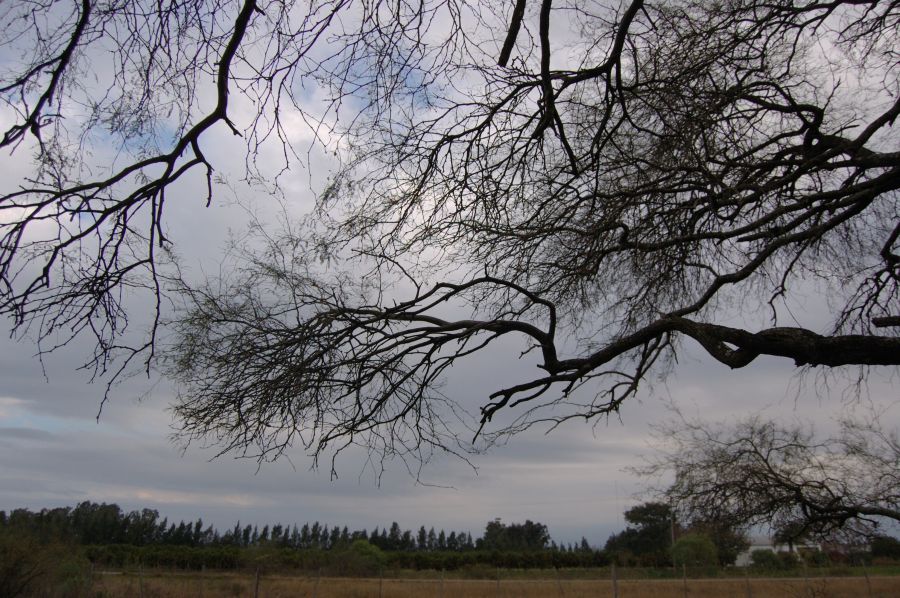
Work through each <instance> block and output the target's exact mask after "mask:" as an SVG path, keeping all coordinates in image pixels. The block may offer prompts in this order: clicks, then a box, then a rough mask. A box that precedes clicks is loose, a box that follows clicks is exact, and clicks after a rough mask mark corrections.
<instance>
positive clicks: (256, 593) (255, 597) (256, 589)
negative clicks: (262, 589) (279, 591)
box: [253, 566, 259, 598]
mask: <svg viewBox="0 0 900 598" xmlns="http://www.w3.org/2000/svg"><path fill="white" fill-rule="evenodd" d="M253 598H259V566H257V567H256V583H255V584H254V588H253Z"/></svg>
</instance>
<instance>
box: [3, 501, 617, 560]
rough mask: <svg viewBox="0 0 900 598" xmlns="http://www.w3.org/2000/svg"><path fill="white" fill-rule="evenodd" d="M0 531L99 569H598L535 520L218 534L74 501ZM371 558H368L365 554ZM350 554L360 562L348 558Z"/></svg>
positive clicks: (149, 513)
mask: <svg viewBox="0 0 900 598" xmlns="http://www.w3.org/2000/svg"><path fill="white" fill-rule="evenodd" d="M0 531H5V532H10V533H21V534H27V535H29V536H31V537H35V538H37V539H39V540H40V541H42V542H51V541H53V542H58V541H63V542H68V543H73V544H77V545H81V546H84V547H85V553H86V555H87V557H88V558H89V559H90V560H91V561H93V562H95V563H100V564H103V565H108V566H127V565H132V564H138V563H141V564H144V565H146V566H170V567H178V568H186V569H199V568H200V567H204V566H206V567H211V568H235V567H242V566H248V565H252V561H254V559H260V558H261V557H260V553H262V552H264V553H265V554H266V556H265V559H266V560H267V563H269V564H274V565H277V566H284V567H297V568H303V569H316V568H321V567H328V568H334V567H335V566H338V567H346V566H348V563H349V564H350V565H354V566H356V565H360V564H365V568H371V566H372V565H373V564H376V565H378V566H388V567H396V568H413V569H457V568H461V567H465V566H472V565H490V566H494V567H577V566H598V565H603V564H606V563H607V562H608V561H607V559H606V556H605V554H604V552H603V551H601V550H596V549H593V548H592V547H591V546H590V545H589V544H588V542H587V540H585V539H584V538H582V541H581V543H580V544H578V545H571V544H570V545H567V546H561V545H557V544H556V543H555V542H553V541H552V540H551V538H550V535H549V533H548V531H547V527H546V526H545V525H543V524H541V523H535V522H532V521H526V522H525V523H511V524H506V523H503V522H501V521H500V520H499V519H498V520H494V521H491V522H489V523H488V524H487V525H486V527H485V531H484V534H483V535H482V537H479V538H473V537H472V534H471V533H469V532H467V531H450V532H449V533H447V532H446V531H444V530H440V531H437V532H436V531H435V530H434V528H433V527H432V528H429V529H426V528H425V526H421V527H420V528H419V529H418V531H416V532H413V531H411V530H402V529H401V528H400V525H399V524H398V523H396V522H394V523H392V524H391V525H390V526H389V527H382V528H378V527H376V528H374V529H373V530H371V531H367V530H365V529H362V530H354V531H351V530H350V529H349V528H348V527H347V526H337V525H334V526H330V527H329V526H328V525H326V524H320V523H319V522H314V523H312V524H309V523H305V524H303V525H302V526H299V527H298V526H297V525H296V524H294V525H283V524H280V523H276V524H271V525H269V524H267V525H264V526H262V527H259V526H258V525H242V524H241V523H236V524H235V525H234V527H233V528H231V529H228V530H225V531H224V532H222V531H220V530H218V529H216V528H214V527H213V526H211V525H205V524H204V523H203V520H202V519H197V520H196V521H189V522H186V521H179V522H178V523H175V522H170V521H169V520H168V519H167V518H162V519H161V518H160V515H159V512H158V511H156V510H154V509H142V510H140V511H130V512H125V511H123V510H122V509H121V508H120V507H119V506H118V505H116V504H105V503H104V504H97V503H93V502H82V503H80V504H79V505H78V506H76V507H74V508H71V507H61V508H55V509H42V510H40V511H30V510H28V509H15V510H13V511H11V512H9V513H6V512H4V511H0ZM373 551H374V552H373ZM355 557H359V558H355Z"/></svg>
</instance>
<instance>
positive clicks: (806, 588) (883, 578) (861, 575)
mask: <svg viewBox="0 0 900 598" xmlns="http://www.w3.org/2000/svg"><path fill="white" fill-rule="evenodd" d="M111 573H114V574H111ZM395 573H398V574H399V576H397V577H394V576H393V575H394V574H395ZM475 573H476V572H457V573H454V574H451V573H449V572H447V573H445V572H436V571H431V572H411V571H400V572H391V573H390V575H392V576H391V577H384V578H380V577H375V578H347V577H318V576H317V575H315V574H312V575H296V574H294V575H285V574H275V573H271V574H261V575H260V576H259V578H258V581H257V575H256V573H255V572H191V573H179V572H167V571H147V572H143V573H142V572H135V571H128V572H108V573H107V574H102V575H97V576H95V578H94V582H93V585H92V587H91V590H92V593H91V595H94V596H103V597H104V598H125V597H132V596H144V597H145V598H185V597H188V596H203V597H205V598H220V597H222V598H224V597H256V596H258V597H260V598H279V597H281V598H288V597H291V598H293V597H297V596H304V597H307V596H309V597H316V598H349V597H354V598H376V597H378V598H414V597H420V596H433V597H440V598H443V597H447V598H450V597H452V598H488V597H495V596H496V597H510V598H511V597H517V598H520V597H521V598H530V597H534V598H538V597H547V598H552V597H556V596H559V597H565V598H582V597H583V598H588V597H590V598H605V597H610V598H613V597H614V596H618V597H619V598H683V597H685V596H689V597H691V598H707V597H708V598H721V597H723V596H740V597H756V598H769V597H771V598H780V597H785V598H788V597H798V598H799V597H804V598H814V597H815V598H844V597H847V598H851V597H852V598H863V597H867V598H868V597H871V598H876V597H879V598H888V597H892V596H897V595H898V594H900V576H895V575H887V574H886V573H897V571H896V569H893V570H892V569H878V568H873V569H870V570H868V571H863V570H861V569H859V568H854V569H850V568H845V569H842V570H840V571H831V570H828V569H822V570H817V571H809V572H808V573H807V574H806V575H805V576H804V575H803V573H802V572H800V573H799V575H800V576H799V577H787V576H784V573H783V572H775V573H774V574H773V575H772V576H769V574H768V573H764V572H760V571H754V572H743V571H737V572H735V571H731V572H726V571H717V572H712V573H714V574H715V576H712V577H708V576H694V575H693V573H688V576H687V577H686V578H679V577H678V576H673V575H671V572H668V573H667V572H663V571H657V572H656V574H655V575H654V576H653V577H652V578H636V577H635V576H636V575H642V574H646V573H649V572H648V571H647V570H643V569H640V570H627V569H626V570H617V571H616V581H615V582H613V575H612V571H611V569H609V568H602V569H588V570H584V569H582V570H577V571H569V570H560V571H556V570H532V571H527V572H526V571H502V572H501V574H500V576H499V577H497V576H496V575H495V577H494V578H493V579H490V578H485V577H482V578H481V579H477V578H470V577H467V575H474V574H475ZM482 573H486V571H482ZM701 573H710V571H705V572H701ZM833 573H839V574H842V575H843V576H836V575H833ZM796 574H797V572H795V575H796ZM664 576H667V577H664ZM614 585H615V587H614Z"/></svg>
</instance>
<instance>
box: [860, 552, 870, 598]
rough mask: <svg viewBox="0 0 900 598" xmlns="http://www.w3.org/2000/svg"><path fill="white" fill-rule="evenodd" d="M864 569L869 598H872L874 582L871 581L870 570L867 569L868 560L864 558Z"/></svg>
mask: <svg viewBox="0 0 900 598" xmlns="http://www.w3.org/2000/svg"><path fill="white" fill-rule="evenodd" d="M860 562H861V563H862V568H863V575H865V577H866V590H867V591H868V594H869V598H872V581H871V580H870V579H869V568H868V567H866V559H865V558H863V559H862V560H861V561H860Z"/></svg>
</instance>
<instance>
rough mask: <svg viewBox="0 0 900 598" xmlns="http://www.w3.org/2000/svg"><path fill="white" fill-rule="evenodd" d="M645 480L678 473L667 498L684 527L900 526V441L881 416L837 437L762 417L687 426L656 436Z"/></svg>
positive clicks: (805, 531) (788, 530)
mask: <svg viewBox="0 0 900 598" xmlns="http://www.w3.org/2000/svg"><path fill="white" fill-rule="evenodd" d="M660 432H661V434H660V439H661V441H662V442H661V444H660V446H659V447H658V449H659V450H658V452H657V453H656V454H655V455H653V456H651V457H650V459H651V461H650V464H649V466H648V467H647V468H646V469H644V470H643V473H645V474H649V475H656V474H660V473H666V472H667V473H674V475H675V481H674V483H673V484H672V485H671V486H669V487H667V488H666V489H665V490H664V492H663V495H664V496H665V499H666V500H667V501H670V502H671V504H673V505H675V506H676V508H677V509H678V511H679V512H680V514H681V516H682V518H684V519H685V520H691V519H701V520H703V519H711V520H714V521H727V522H729V523H730V524H731V525H734V526H736V527H739V528H744V529H746V528H748V527H750V526H753V525H766V526H772V527H773V528H775V529H776V530H779V531H781V532H782V534H783V535H786V536H787V537H786V539H792V537H799V536H804V535H810V534H813V535H814V534H830V533H831V532H835V531H842V532H850V533H857V534H858V533H862V534H867V533H872V532H874V531H875V530H877V527H878V524H879V523H883V522H885V521H895V522H896V521H900V471H898V467H897V465H898V463H900V440H898V438H897V432H896V430H894V431H887V430H885V429H883V428H882V427H881V426H880V425H879V424H878V420H877V418H875V417H872V418H869V419H852V418H847V419H845V420H843V421H841V422H840V431H839V433H838V434H837V435H835V436H834V437H831V438H824V439H823V438H821V437H819V438H817V437H816V435H815V433H814V431H813V430H812V429H811V428H804V427H802V426H792V425H784V424H779V423H776V422H774V421H771V420H764V419H762V418H759V417H753V418H748V419H745V420H742V421H740V422H738V423H736V424H734V425H717V424H711V423H705V422H702V421H687V420H684V419H680V420H675V421H670V422H669V423H668V424H666V425H665V426H664V427H663V428H662V429H661V430H660Z"/></svg>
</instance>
